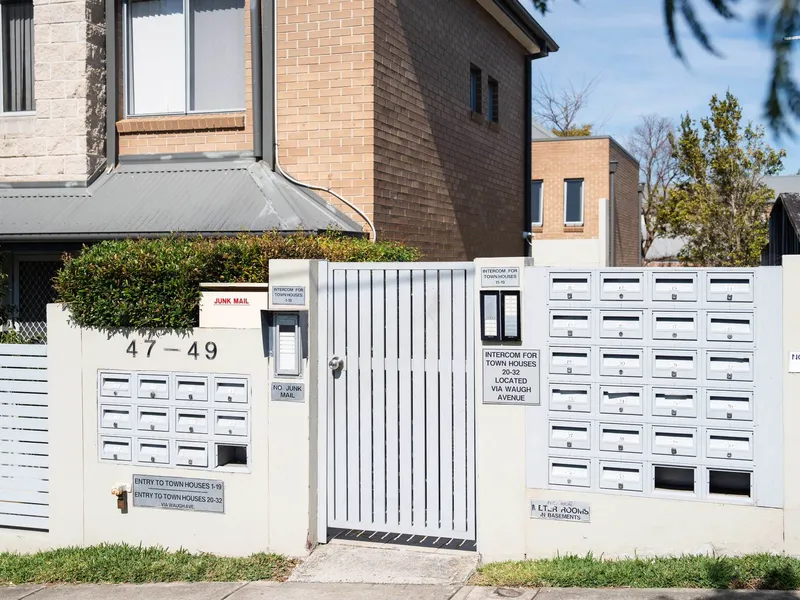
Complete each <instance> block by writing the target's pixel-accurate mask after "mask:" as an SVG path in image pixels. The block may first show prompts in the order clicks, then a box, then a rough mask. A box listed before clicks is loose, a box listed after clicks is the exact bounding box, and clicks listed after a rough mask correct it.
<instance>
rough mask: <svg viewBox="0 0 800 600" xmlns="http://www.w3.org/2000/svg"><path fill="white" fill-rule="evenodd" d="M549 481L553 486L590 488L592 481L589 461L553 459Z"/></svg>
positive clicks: (549, 468) (550, 464)
mask: <svg viewBox="0 0 800 600" xmlns="http://www.w3.org/2000/svg"><path fill="white" fill-rule="evenodd" d="M547 481H548V483H550V484H551V485H571V486H576V487H589V486H590V485H591V481H592V480H591V469H590V462H589V459H585V458H551V459H550V461H549V464H548V477H547Z"/></svg>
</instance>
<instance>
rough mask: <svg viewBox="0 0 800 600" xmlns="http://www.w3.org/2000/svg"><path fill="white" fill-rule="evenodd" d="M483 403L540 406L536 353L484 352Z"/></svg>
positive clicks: (518, 349) (528, 351)
mask: <svg viewBox="0 0 800 600" xmlns="http://www.w3.org/2000/svg"><path fill="white" fill-rule="evenodd" d="M483 403H484V404H521V405H526V404H528V405H538V404H540V403H541V400H540V399H539V351H538V350H527V349H522V348H484V350H483Z"/></svg>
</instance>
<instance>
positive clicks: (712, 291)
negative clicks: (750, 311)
mask: <svg viewBox="0 0 800 600" xmlns="http://www.w3.org/2000/svg"><path fill="white" fill-rule="evenodd" d="M706 276H707V279H706V300H708V301H709V302H752V301H753V273H752V272H739V271H729V272H720V271H713V272H709V273H707V274H706Z"/></svg>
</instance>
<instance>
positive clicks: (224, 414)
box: [214, 410, 247, 436]
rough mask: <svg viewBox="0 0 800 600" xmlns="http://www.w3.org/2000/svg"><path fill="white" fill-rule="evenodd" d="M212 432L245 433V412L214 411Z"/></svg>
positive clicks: (242, 434) (223, 433)
mask: <svg viewBox="0 0 800 600" xmlns="http://www.w3.org/2000/svg"><path fill="white" fill-rule="evenodd" d="M214 433H215V434H217V435H235V436H246V435H247V413H246V412H234V411H222V410H217V411H214Z"/></svg>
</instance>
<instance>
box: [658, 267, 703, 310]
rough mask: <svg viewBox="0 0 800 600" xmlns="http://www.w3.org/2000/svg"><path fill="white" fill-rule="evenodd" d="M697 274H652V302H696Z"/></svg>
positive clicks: (671, 272) (672, 272) (689, 272)
mask: <svg viewBox="0 0 800 600" xmlns="http://www.w3.org/2000/svg"><path fill="white" fill-rule="evenodd" d="M697 297H698V294H697V273H693V272H691V271H687V272H684V271H683V270H681V271H680V272H674V271H664V272H659V271H656V272H654V273H653V301H655V302H696V301H697Z"/></svg>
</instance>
